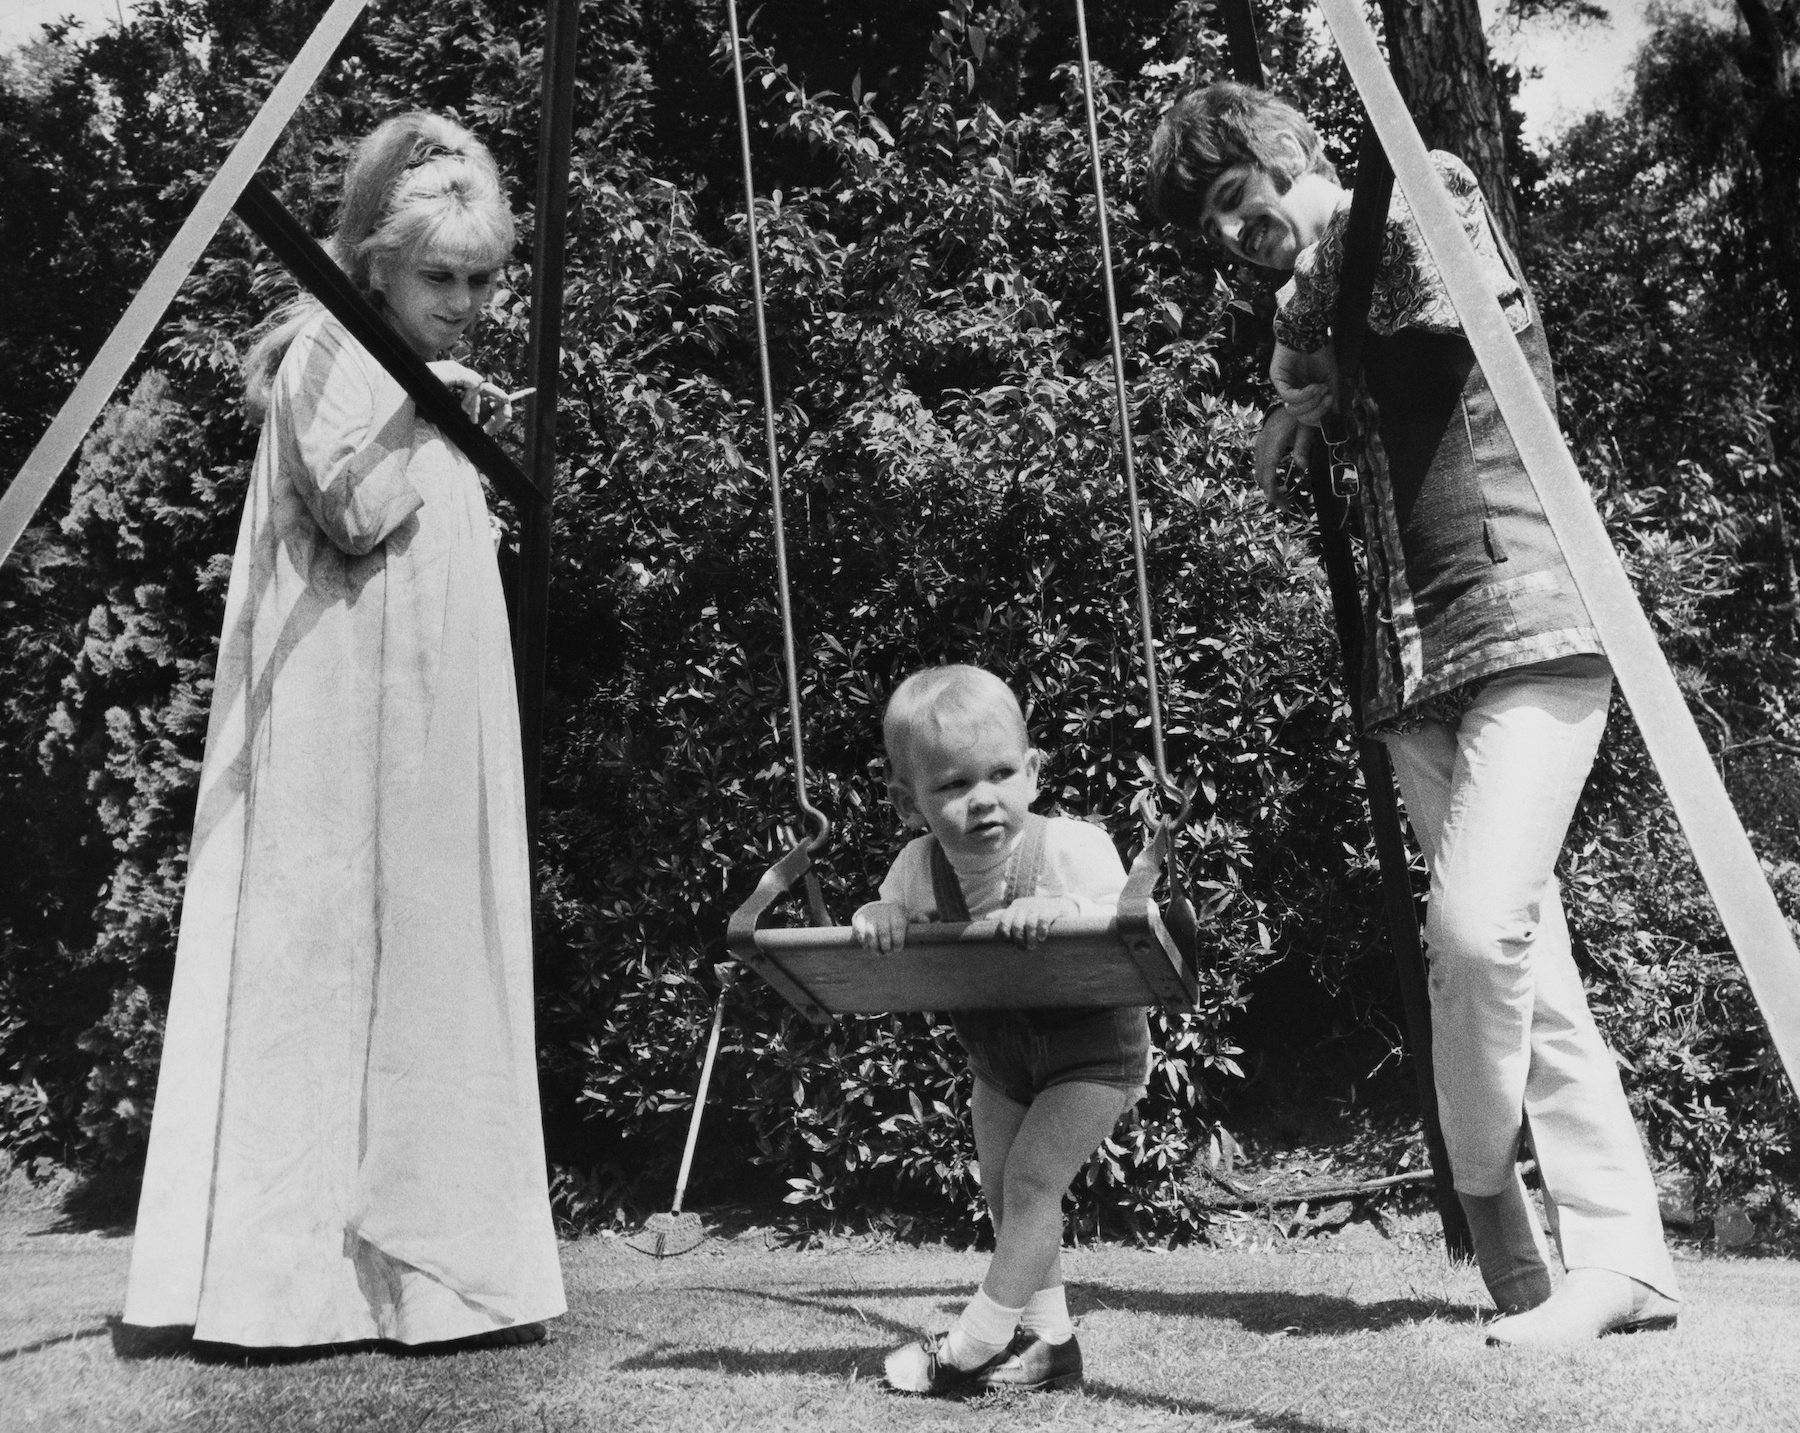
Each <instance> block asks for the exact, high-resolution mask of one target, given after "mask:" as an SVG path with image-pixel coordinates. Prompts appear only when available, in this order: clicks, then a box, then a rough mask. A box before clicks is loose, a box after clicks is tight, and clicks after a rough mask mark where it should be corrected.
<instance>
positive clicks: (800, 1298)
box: [621, 1283, 974, 1367]
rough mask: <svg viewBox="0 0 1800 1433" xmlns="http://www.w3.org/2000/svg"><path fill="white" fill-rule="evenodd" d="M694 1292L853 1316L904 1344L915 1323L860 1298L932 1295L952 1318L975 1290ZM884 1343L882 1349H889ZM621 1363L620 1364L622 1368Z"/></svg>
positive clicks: (724, 1288)
mask: <svg viewBox="0 0 1800 1433" xmlns="http://www.w3.org/2000/svg"><path fill="white" fill-rule="evenodd" d="M683 1292H692V1293H696V1294H717V1295H722V1296H726V1297H737V1298H744V1299H760V1300H762V1301H763V1302H765V1303H771V1304H785V1305H787V1306H788V1307H789V1308H795V1309H806V1310H809V1311H810V1312H812V1313H819V1314H830V1315H834V1316H836V1317H838V1318H845V1319H849V1318H855V1319H857V1320H859V1321H860V1322H862V1323H864V1324H867V1325H868V1326H869V1327H870V1328H876V1329H885V1330H886V1331H887V1332H888V1333H890V1334H892V1335H893V1336H894V1337H895V1338H896V1339H897V1340H899V1341H900V1342H902V1343H904V1342H906V1341H907V1340H908V1339H913V1338H917V1337H918V1335H919V1326H918V1325H917V1324H909V1323H902V1322H901V1321H900V1320H898V1319H890V1318H888V1317H886V1316H885V1315H882V1314H871V1313H869V1312H868V1311H867V1310H865V1309H864V1308H863V1307H862V1304H863V1301H865V1300H868V1299H879V1298H895V1297H898V1298H927V1297H930V1296H932V1295H938V1296H941V1297H943V1298H945V1299H947V1300H950V1301H951V1303H952V1305H953V1306H952V1307H951V1308H950V1310H949V1314H950V1318H951V1320H952V1321H954V1319H955V1317H956V1314H957V1313H959V1312H960V1311H961V1309H962V1306H963V1304H964V1303H966V1302H967V1301H968V1298H969V1296H970V1294H971V1293H973V1292H974V1291H973V1290H972V1289H971V1288H970V1286H969V1285H967V1284H961V1283H958V1284H935V1285H934V1284H926V1285H919V1284H900V1285H893V1286H886V1287H884V1286H882V1285H876V1284H869V1285H857V1286H856V1287H854V1288H848V1289H816V1290H814V1291H813V1292H812V1293H811V1294H786V1293H777V1292H775V1291H774V1290H772V1289H744V1288H735V1287H729V1286H721V1287H711V1286H707V1287H702V1288H698V1289H694V1290H691V1291H688V1290H684V1291H683ZM892 1346H893V1345H892V1344H886V1345H884V1346H883V1347H884V1348H891V1347H892ZM623 1366H624V1365H621V1367H623Z"/></svg>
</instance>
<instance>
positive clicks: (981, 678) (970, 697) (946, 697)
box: [881, 662, 1031, 787]
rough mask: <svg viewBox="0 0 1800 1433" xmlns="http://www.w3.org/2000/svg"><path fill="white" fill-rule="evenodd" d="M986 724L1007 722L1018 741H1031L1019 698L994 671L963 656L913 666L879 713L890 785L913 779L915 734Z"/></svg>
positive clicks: (962, 728)
mask: <svg viewBox="0 0 1800 1433" xmlns="http://www.w3.org/2000/svg"><path fill="white" fill-rule="evenodd" d="M990 725H998V726H1001V727H1003V728H1005V730H1006V732H1007V734H1008V735H1009V736H1013V737H1017V738H1018V742H1019V745H1020V746H1021V747H1029V746H1030V745H1031V741H1030V737H1029V734H1028V733H1027V732H1026V729H1025V713H1024V712H1023V711H1022V710H1021V709H1020V707H1019V699H1018V698H1017V697H1016V696H1014V695H1013V690H1012V688H1011V687H1009V686H1007V685H1006V683H1005V682H1003V681H1001V680H1000V678H998V677H996V676H995V675H994V674H993V673H992V672H990V671H988V670H986V669H985V668H983V667H972V666H969V665H967V664H966V663H961V662H956V663H952V664H950V665H949V666H944V667H927V668H925V670H924V671H921V672H914V673H913V674H912V675H911V676H910V677H908V678H907V679H906V680H905V681H903V682H902V683H900V685H899V686H897V687H895V688H894V694H893V696H891V697H889V698H888V704H887V711H886V713H885V714H884V715H883V716H882V719H881V740H882V744H883V745H884V746H885V747H886V748H887V759H888V785H889V786H890V787H892V786H893V785H895V784H896V783H898V782H908V781H911V779H912V768H913V760H914V758H915V755H916V749H917V747H918V744H919V739H920V738H921V737H923V736H925V735H926V734H928V733H929V734H932V735H942V734H944V733H946V732H949V731H955V730H964V731H966V730H968V729H970V728H972V727H980V726H990Z"/></svg>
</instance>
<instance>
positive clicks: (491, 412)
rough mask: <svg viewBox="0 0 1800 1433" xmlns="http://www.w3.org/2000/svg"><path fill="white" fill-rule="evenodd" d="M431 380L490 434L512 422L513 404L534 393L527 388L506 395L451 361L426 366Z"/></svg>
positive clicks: (466, 368) (472, 371) (445, 360)
mask: <svg viewBox="0 0 1800 1433" xmlns="http://www.w3.org/2000/svg"><path fill="white" fill-rule="evenodd" d="M429 367H430V369H431V372H432V376H433V377H435V378H436V379H437V381H438V382H439V383H442V384H443V385H444V387H446V388H448V389H449V390H450V391H451V392H452V393H454V394H455V395H456V396H457V398H458V400H459V401H460V402H461V403H462V410H463V412H465V413H467V414H468V415H469V417H470V419H471V420H472V421H474V422H477V423H481V426H482V427H483V428H484V429H486V430H487V431H488V432H489V433H498V432H500V431H502V430H503V429H504V428H505V427H506V426H507V425H508V424H509V423H511V422H512V420H513V404H514V403H515V402H516V401H517V400H519V399H521V398H523V397H525V396H526V395H527V394H529V393H531V392H533V391H534V390H533V389H530V388H521V389H520V390H519V391H518V392H517V393H508V392H507V391H506V390H505V389H504V388H502V387H501V386H500V385H499V384H498V383H492V382H490V381H489V380H487V379H485V378H483V377H482V376H481V375H480V374H479V373H477V372H476V371H475V370H474V369H473V368H468V367H465V366H464V365H463V364H460V363H457V362H454V361H453V360H451V359H447V358H445V359H439V360H438V361H437V362H436V363H433V364H430V365H429ZM484 399H485V400H486V401H487V405H488V416H487V421H486V422H482V418H481V405H482V401H483V400H484Z"/></svg>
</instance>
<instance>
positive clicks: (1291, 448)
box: [1256, 403, 1319, 512]
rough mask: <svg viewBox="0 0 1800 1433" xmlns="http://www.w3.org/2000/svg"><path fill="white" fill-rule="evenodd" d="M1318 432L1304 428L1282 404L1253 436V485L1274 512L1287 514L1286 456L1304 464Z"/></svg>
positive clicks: (1276, 406) (1266, 418)
mask: <svg viewBox="0 0 1800 1433" xmlns="http://www.w3.org/2000/svg"><path fill="white" fill-rule="evenodd" d="M1318 431H1319V430H1318V429H1317V428H1309V427H1307V426H1306V425H1305V424H1303V423H1302V422H1301V421H1300V420H1299V419H1298V418H1297V417H1296V416H1295V415H1294V410H1293V409H1292V408H1290V407H1288V406H1287V404H1285V403H1277V404H1276V405H1275V406H1274V407H1273V408H1271V409H1270V410H1269V412H1268V416H1267V417H1265V418H1264V419H1263V426H1262V432H1260V433H1258V434H1257V435H1256V485H1257V487H1259V488H1261V489H1262V493H1263V496H1264V497H1265V498H1267V499H1268V500H1269V506H1270V507H1272V508H1274V509H1275V511H1276V512H1286V511H1287V510H1288V492H1287V478H1286V473H1287V465H1288V461H1289V455H1290V454H1291V455H1292V456H1293V457H1294V458H1296V459H1299V460H1300V461H1302V462H1304V461H1305V460H1306V456H1307V454H1308V453H1310V452H1311V451H1312V445H1313V437H1314V435H1315V434H1316V433H1317V432H1318Z"/></svg>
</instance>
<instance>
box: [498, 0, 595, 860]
mask: <svg viewBox="0 0 1800 1433" xmlns="http://www.w3.org/2000/svg"><path fill="white" fill-rule="evenodd" d="M544 9H545V15H544V73H543V88H542V114H541V116H540V119H539V122H538V177H537V205H536V210H535V215H536V218H535V224H534V231H533V236H532V263H531V334H530V339H529V341H528V348H527V358H526V367H527V368H528V369H529V370H530V372H531V381H532V382H533V383H534V384H535V385H536V386H537V392H536V393H535V394H533V395H532V396H531V398H530V399H529V400H527V402H528V405H529V406H528V408H527V415H528V416H527V422H526V427H525V469H526V471H527V472H529V473H530V474H531V476H532V478H533V480H534V481H535V482H536V484H537V488H538V491H539V493H540V494H542V497H541V498H540V499H539V501H537V502H533V503H529V504H527V505H525V506H524V507H523V508H522V509H521V513H520V525H521V531H520V534H519V574H518V598H517V601H516V602H515V603H514V606H513V663H514V669H515V673H516V680H517V682H518V690H519V742H520V748H521V756H522V758H523V762H524V769H525V819H526V824H527V829H528V830H529V832H530V837H531V853H532V881H533V889H534V891H535V889H536V876H537V850H538V802H539V788H540V785H541V782H542V777H543V758H544V666H545V632H546V629H547V627H548V625H549V614H550V514H551V504H552V502H553V500H554V495H555V492H556V404H557V395H558V391H559V378H560V369H561V358H562V304H563V275H564V266H563V247H564V243H565V241H566V238H567V235H568V217H569V157H570V151H571V148H572V145H573V139H574V114H575V58H576V55H575V50H576V41H577V38H578V36H579V29H580V19H581V0H546V3H545V7H544Z"/></svg>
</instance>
